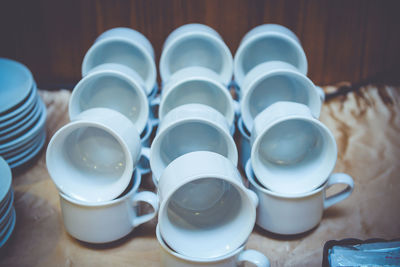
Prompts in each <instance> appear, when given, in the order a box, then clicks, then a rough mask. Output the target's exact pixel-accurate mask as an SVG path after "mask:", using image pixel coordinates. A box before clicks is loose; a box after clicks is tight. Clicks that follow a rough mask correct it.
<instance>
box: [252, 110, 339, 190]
mask: <svg viewBox="0 0 400 267" xmlns="http://www.w3.org/2000/svg"><path fill="white" fill-rule="evenodd" d="M254 149H255V153H254V154H252V156H253V157H254V159H253V161H252V162H253V166H255V168H254V169H255V173H256V175H257V177H258V179H259V180H260V182H262V183H263V185H264V186H265V187H267V188H268V189H270V190H272V191H276V192H280V193H303V192H305V191H307V190H312V189H314V188H316V187H318V186H320V185H321V184H322V183H323V182H324V181H325V180H326V179H327V178H328V176H329V174H330V173H331V171H332V170H333V168H334V165H335V163H336V156H337V151H336V144H335V142H334V139H333V137H332V136H331V135H330V134H329V132H328V131H327V130H326V129H325V128H324V127H322V126H321V125H320V124H317V123H315V122H313V121H310V120H307V119H303V118H292V119H286V120H282V121H280V122H278V123H276V124H274V125H273V126H272V127H270V128H269V129H268V130H266V131H265V132H264V133H263V135H262V136H261V137H260V141H259V143H258V145H255V146H254Z"/></svg>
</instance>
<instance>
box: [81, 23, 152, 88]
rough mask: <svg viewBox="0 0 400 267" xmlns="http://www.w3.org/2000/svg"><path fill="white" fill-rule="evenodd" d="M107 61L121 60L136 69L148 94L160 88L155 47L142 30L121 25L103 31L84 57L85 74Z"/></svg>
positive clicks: (118, 61) (83, 67)
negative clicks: (157, 80) (157, 81)
mask: <svg viewBox="0 0 400 267" xmlns="http://www.w3.org/2000/svg"><path fill="white" fill-rule="evenodd" d="M104 63H117V64H121V65H125V66H127V67H129V68H131V69H132V70H134V71H135V72H136V73H137V74H138V75H139V76H140V77H141V78H142V80H143V82H144V85H145V89H146V92H147V95H149V94H151V92H152V91H153V88H155V87H157V83H156V79H157V70H156V65H155V62H154V50H153V47H152V45H151V43H150V42H149V40H148V39H147V38H146V37H145V36H144V35H143V34H141V33H140V32H138V31H135V30H133V29H129V28H123V27H119V28H113V29H110V30H107V31H105V32H103V33H102V34H101V35H100V36H99V37H97V39H96V41H95V42H94V44H93V45H92V46H91V47H90V48H89V50H88V51H87V52H86V55H85V57H84V58H83V62H82V76H86V75H87V74H88V73H89V72H91V71H92V69H94V68H95V67H96V66H98V65H101V64H104Z"/></svg>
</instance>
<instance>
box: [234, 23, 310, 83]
mask: <svg viewBox="0 0 400 267" xmlns="http://www.w3.org/2000/svg"><path fill="white" fill-rule="evenodd" d="M276 60H277V61H284V62H287V63H289V64H291V65H293V66H294V67H296V68H297V69H298V70H299V72H300V73H302V74H304V75H305V74H307V58H306V55H305V53H304V50H303V48H302V47H301V44H300V41H299V39H298V38H297V36H296V35H295V34H294V33H293V32H292V31H291V30H289V29H288V28H286V27H284V26H281V25H277V24H264V25H260V26H257V27H255V28H253V29H252V30H250V31H249V32H248V33H246V35H245V36H244V37H243V39H242V41H241V42H240V45H239V48H238V49H237V51H236V54H235V58H234V76H235V81H236V83H237V84H238V85H239V87H242V83H243V81H244V77H245V76H246V75H247V73H248V72H249V71H250V70H252V69H253V68H254V67H256V66H257V65H259V64H261V63H263V62H267V61H276Z"/></svg>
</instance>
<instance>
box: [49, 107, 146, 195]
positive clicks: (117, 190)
mask: <svg viewBox="0 0 400 267" xmlns="http://www.w3.org/2000/svg"><path fill="white" fill-rule="evenodd" d="M141 150H142V146H141V141H140V138H139V133H138V131H137V130H136V127H135V126H134V125H133V123H132V122H131V121H130V120H129V119H128V118H126V117H125V116H124V115H122V114H121V113H119V112H117V111H114V110H112V109H107V108H92V109H88V110H86V111H84V112H82V113H81V114H79V115H78V116H77V117H76V118H75V120H74V121H72V122H70V123H68V124H67V125H65V126H63V127H62V128H61V129H59V130H58V131H57V132H56V133H55V134H54V135H53V137H52V138H51V140H50V142H49V145H48V147H47V153H46V165H47V169H48V171H49V174H50V177H51V178H52V179H53V182H54V183H55V185H56V186H57V188H58V189H59V190H60V191H62V192H63V193H64V194H66V195H68V196H70V197H72V198H75V199H77V200H81V201H86V202H101V201H108V200H112V199H114V198H116V197H117V196H119V195H120V194H121V193H122V192H123V191H124V190H125V188H126V187H127V186H128V184H129V181H130V180H131V177H132V172H133V170H134V168H135V167H136V164H137V162H138V160H139V158H140V154H141Z"/></svg>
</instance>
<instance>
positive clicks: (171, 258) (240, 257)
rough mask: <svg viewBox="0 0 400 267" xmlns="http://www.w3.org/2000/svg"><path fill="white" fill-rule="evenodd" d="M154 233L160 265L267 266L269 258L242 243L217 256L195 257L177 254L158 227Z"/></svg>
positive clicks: (167, 266)
mask: <svg viewBox="0 0 400 267" xmlns="http://www.w3.org/2000/svg"><path fill="white" fill-rule="evenodd" d="M156 235H157V240H158V243H159V244H160V251H161V266H164V267H192V266H193V267H194V266H207V267H232V266H241V264H243V263H245V262H248V263H252V264H254V266H257V267H269V266H270V264H269V260H268V258H267V257H266V256H264V255H263V254H261V253H260V252H258V251H256V250H252V249H248V250H246V249H245V248H244V245H243V246H241V247H240V248H238V249H236V250H235V251H233V252H230V253H227V254H226V255H223V256H220V257H217V258H196V257H189V256H184V255H182V254H179V253H177V252H175V251H173V250H172V249H171V248H170V247H169V246H168V245H167V244H166V243H165V242H164V240H163V238H162V236H161V233H160V227H159V226H158V225H157V227H156Z"/></svg>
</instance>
